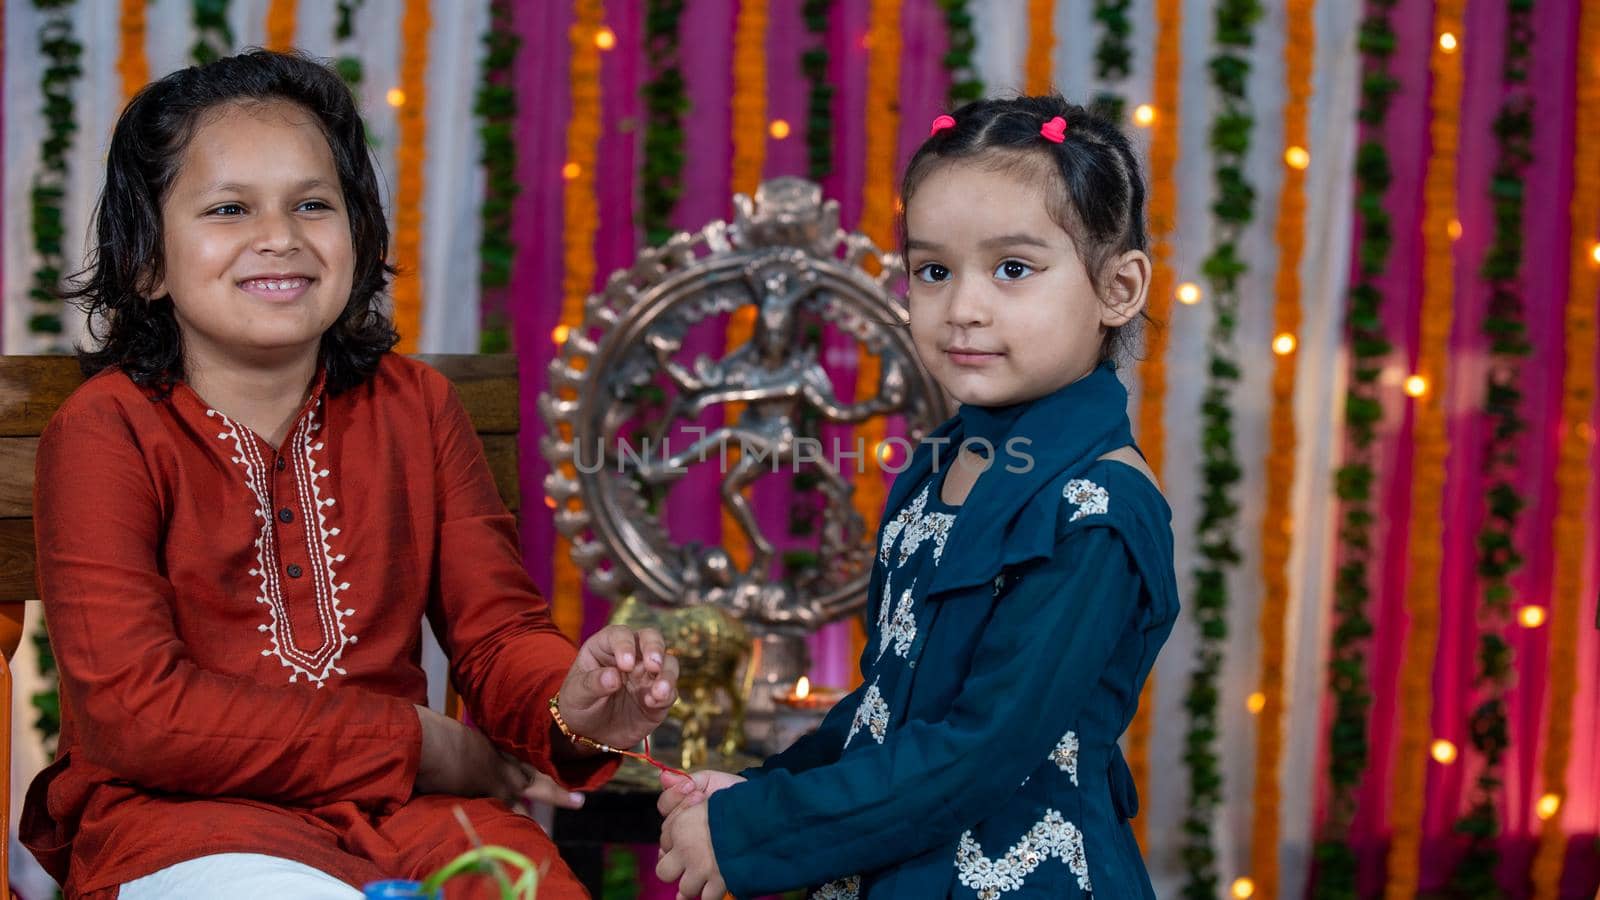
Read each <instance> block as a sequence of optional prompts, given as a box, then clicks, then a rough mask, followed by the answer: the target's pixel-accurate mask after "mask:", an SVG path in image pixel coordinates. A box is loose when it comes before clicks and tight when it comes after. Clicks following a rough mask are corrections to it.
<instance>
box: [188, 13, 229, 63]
mask: <svg viewBox="0 0 1600 900" xmlns="http://www.w3.org/2000/svg"><path fill="white" fill-rule="evenodd" d="M193 9H194V46H192V47H190V48H189V55H190V56H191V57H192V58H193V59H194V63H195V65H197V66H203V65H205V64H206V63H209V62H216V61H217V60H219V59H221V58H222V57H224V56H227V55H228V54H230V53H232V52H233V28H232V27H230V26H229V25H228V0H194V7H193Z"/></svg>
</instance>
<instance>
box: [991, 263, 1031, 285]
mask: <svg viewBox="0 0 1600 900" xmlns="http://www.w3.org/2000/svg"><path fill="white" fill-rule="evenodd" d="M1032 274H1033V267H1032V266H1030V265H1028V264H1027V263H1024V262H1017V261H1016V260H1014V259H1008V260H1006V261H1005V262H1003V263H1001V264H1000V265H998V266H996V267H995V270H994V277H996V278H998V279H1000V280H1001V281H1018V280H1020V279H1023V278H1027V277H1028V276H1029V275H1032Z"/></svg>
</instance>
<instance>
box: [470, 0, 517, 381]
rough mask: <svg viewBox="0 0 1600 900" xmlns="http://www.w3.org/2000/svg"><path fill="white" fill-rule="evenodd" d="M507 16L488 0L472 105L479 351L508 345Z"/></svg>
mask: <svg viewBox="0 0 1600 900" xmlns="http://www.w3.org/2000/svg"><path fill="white" fill-rule="evenodd" d="M511 18H512V10H511V4H510V2H509V0H493V2H492V3H491V4H490V5H489V29H488V31H487V32H485V34H484V36H483V43H484V47H485V52H484V57H483V78H482V80H481V81H480V82H479V84H478V96H477V102H476V103H475V104H474V105H473V112H474V113H476V114H477V116H478V123H479V124H478V134H479V136H480V137H481V138H482V141H483V151H482V152H483V159H482V161H483V169H484V181H485V186H484V194H483V207H482V209H481V211H480V216H481V222H482V229H481V233H480V236H479V239H478V287H479V288H480V290H481V291H482V294H481V297H482V304H483V321H482V327H481V329H480V331H479V336H478V352H479V353H504V352H506V351H508V350H510V349H511V338H510V334H511V332H510V328H509V324H508V322H507V320H506V313H505V308H504V307H505V304H504V293H505V289H506V288H507V287H508V286H509V285H510V284H511V262H512V259H513V257H514V256H515V255H516V245H515V244H514V243H513V242H512V240H511V212H512V208H513V206H514V205H515V203H516V199H517V195H518V194H519V193H520V192H521V187H520V185H519V184H518V182H517V146H516V141H515V134H514V132H515V128H516V121H517V92H516V81H515V79H514V77H513V67H514V66H515V65H516V61H517V51H518V49H519V48H520V47H521V45H522V40H521V38H519V37H518V36H517V33H516V31H515V29H514V28H513V26H512V21H511Z"/></svg>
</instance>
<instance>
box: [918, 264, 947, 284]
mask: <svg viewBox="0 0 1600 900" xmlns="http://www.w3.org/2000/svg"><path fill="white" fill-rule="evenodd" d="M914 274H915V275H916V276H917V280H918V281H920V282H922V283H923V284H938V283H939V282H941V281H949V280H950V270H949V269H947V268H945V267H944V266H941V265H939V264H938V263H927V264H926V265H922V266H918V267H917V271H916V272H915V273H914Z"/></svg>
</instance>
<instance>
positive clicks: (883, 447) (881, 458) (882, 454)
mask: <svg viewBox="0 0 1600 900" xmlns="http://www.w3.org/2000/svg"><path fill="white" fill-rule="evenodd" d="M872 454H873V455H874V456H876V457H878V462H888V461H889V457H891V456H893V455H894V448H893V447H891V446H889V442H888V441H879V442H878V446H877V447H875V448H874V449H873V451H872Z"/></svg>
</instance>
